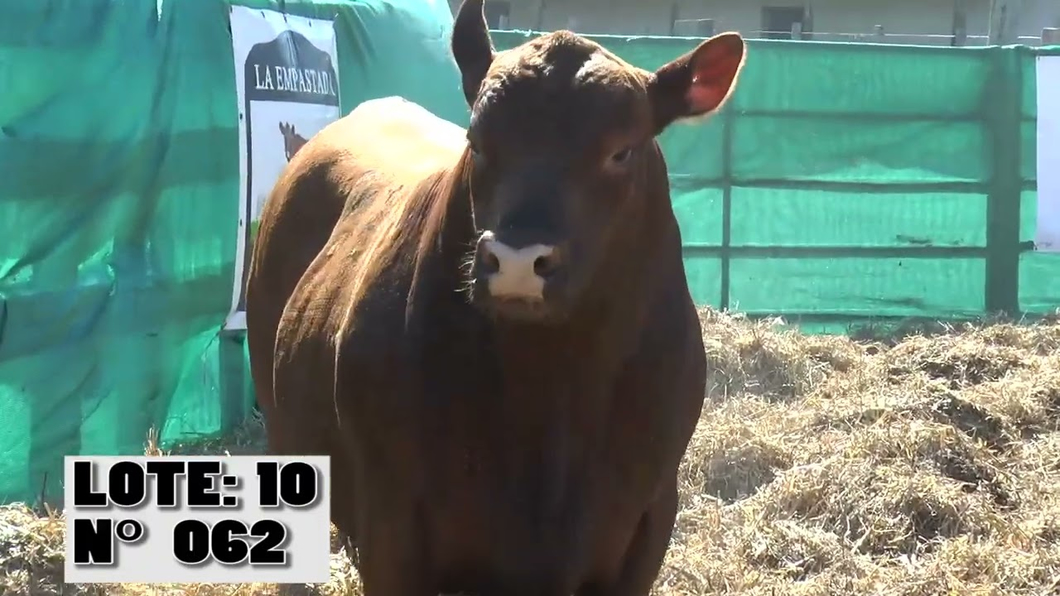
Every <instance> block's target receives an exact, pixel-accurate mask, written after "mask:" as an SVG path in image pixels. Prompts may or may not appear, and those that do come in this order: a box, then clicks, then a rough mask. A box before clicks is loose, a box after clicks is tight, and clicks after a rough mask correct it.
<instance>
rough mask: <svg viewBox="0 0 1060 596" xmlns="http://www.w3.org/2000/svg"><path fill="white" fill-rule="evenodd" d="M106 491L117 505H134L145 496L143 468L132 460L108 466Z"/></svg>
mask: <svg viewBox="0 0 1060 596" xmlns="http://www.w3.org/2000/svg"><path fill="white" fill-rule="evenodd" d="M108 476H109V477H110V481H109V482H108V484H107V493H108V494H109V495H110V500H111V502H112V503H114V504H115V505H117V506H119V507H136V506H137V505H139V504H140V503H143V502H144V498H146V497H147V480H146V479H145V478H144V469H143V468H141V467H140V464H138V463H136V462H134V461H120V462H118V463H116V464H114V465H113V466H111V467H110V473H109V474H108Z"/></svg>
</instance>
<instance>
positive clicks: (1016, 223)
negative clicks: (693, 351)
mask: <svg viewBox="0 0 1060 596" xmlns="http://www.w3.org/2000/svg"><path fill="white" fill-rule="evenodd" d="M529 35H531V34H530V33H526V32H514V31H509V32H503V33H496V34H495V35H494V40H495V42H496V43H497V45H498V46H499V47H500V48H502V49H507V48H510V47H513V46H515V45H517V44H519V43H522V42H523V41H525V40H526V39H527V38H528V36H529ZM591 37H593V38H594V39H596V40H597V41H599V42H601V43H602V44H603V45H605V46H606V47H608V48H609V49H611V50H613V51H614V52H615V53H617V54H618V55H619V56H621V57H622V58H624V59H626V60H627V61H629V62H631V63H632V64H635V65H637V66H640V67H643V68H648V69H654V68H656V67H658V66H660V65H662V64H664V63H665V62H667V61H669V60H671V59H673V58H675V57H677V56H679V55H681V54H682V53H684V52H686V51H688V50H690V49H692V48H693V47H695V45H696V44H697V43H698V42H699V41H700V40H696V39H687V38H667V37H620V36H591ZM1042 51H1055V49H1052V50H1034V49H1031V48H1026V47H1002V48H997V47H995V48H948V47H945V48H940V47H926V46H897V45H882V44H881V45H876V44H844V43H813V42H785V41H760V40H752V41H750V42H749V49H748V56H747V63H746V68H745V70H744V73H743V75H742V76H741V78H740V82H739V86H738V88H737V91H736V93H735V94H734V96H733V98H732V100H731V101H730V103H729V104H728V105H727V107H726V109H724V110H723V111H722V113H721V114H719V115H717V116H716V117H714V118H713V119H712V120H710V121H708V122H707V123H706V124H704V125H700V126H695V127H680V126H678V127H673V128H671V129H670V130H669V131H667V132H666V133H664V135H663V137H662V145H663V149H664V151H665V153H666V157H667V161H668V165H669V168H670V173H671V186H672V189H673V200H674V205H675V207H676V209H677V213H678V218H679V220H680V223H681V227H682V232H683V240H684V242H685V245H686V247H685V255H686V259H687V260H686V268H687V271H688V275H689V280H690V282H691V284H692V288H693V295H694V297H695V299H696V300H697V301H698V302H701V303H706V304H712V305H715V306H727V307H730V308H734V309H738V310H741V311H745V312H748V313H750V314H782V315H785V317H786V318H788V319H790V320H801V321H803V322H804V325H803V326H804V328H812V327H816V328H824V329H828V330H842V327H843V325H844V324H846V323H849V322H851V321H855V320H858V319H861V318H864V317H870V316H871V317H895V318H897V317H929V318H953V317H961V316H974V315H980V314H982V313H983V312H984V311H996V310H1008V311H1010V312H1011V311H1016V310H1022V311H1027V312H1044V311H1047V310H1050V309H1053V308H1056V307H1057V306H1060V275H1058V273H1060V259H1058V257H1056V256H1053V255H1045V254H1036V253H1034V252H1033V251H1032V246H1031V241H1032V240H1033V238H1034V215H1035V210H1034V207H1035V199H1036V195H1035V188H1036V180H1035V116H1036V114H1035V66H1034V57H1035V55H1036V53H1039V52H1042Z"/></svg>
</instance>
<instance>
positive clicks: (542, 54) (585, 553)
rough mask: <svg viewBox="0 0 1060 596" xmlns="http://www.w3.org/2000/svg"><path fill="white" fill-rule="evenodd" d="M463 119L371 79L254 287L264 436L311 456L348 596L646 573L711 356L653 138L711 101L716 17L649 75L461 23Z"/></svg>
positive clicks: (575, 587) (292, 171)
mask: <svg viewBox="0 0 1060 596" xmlns="http://www.w3.org/2000/svg"><path fill="white" fill-rule="evenodd" d="M452 49H453V54H454V57H455V59H456V63H457V65H458V66H459V68H460V71H461V73H462V76H463V88H464V94H465V96H466V97H467V100H468V103H469V105H470V106H471V111H472V118H471V123H470V126H469V127H468V129H467V130H466V131H464V130H463V129H461V128H459V127H456V126H454V125H452V124H448V123H445V122H443V121H441V120H439V119H437V118H435V117H434V116H432V115H430V114H429V113H427V112H426V111H424V110H422V109H421V108H419V107H417V106H415V105H413V104H411V103H408V102H404V101H402V100H399V99H395V98H390V99H383V100H375V101H371V102H367V103H365V104H362V105H361V106H359V107H358V108H357V109H356V110H354V111H353V112H352V113H351V114H350V115H348V116H346V117H345V118H343V119H341V120H340V121H338V122H336V123H334V124H332V125H330V126H328V127H327V128H325V129H324V130H323V131H321V132H320V133H318V134H317V135H315V136H314V137H313V138H312V139H310V141H309V142H308V143H307V144H306V145H305V146H304V147H302V149H301V150H300V151H299V152H298V154H297V155H296V156H295V157H294V158H293V159H292V160H291V162H290V164H289V165H288V167H287V169H286V171H285V172H284V174H283V175H282V176H281V178H280V180H279V182H278V183H277V185H276V188H275V190H274V191H273V194H272V196H271V197H270V199H269V201H268V203H267V204H266V207H265V210H264V213H263V214H262V219H261V227H260V233H259V236H258V239H257V241H256V245H255V247H254V254H253V260H252V263H251V269H250V277H249V285H248V289H247V327H248V333H249V338H248V339H249V346H250V352H251V366H252V370H253V375H254V382H255V386H256V388H257V395H258V400H259V404H260V407H261V408H262V410H263V412H264V414H265V417H266V426H267V430H268V440H269V447H270V449H271V450H272V451H273V452H275V453H279V454H326V455H330V456H331V462H332V463H331V469H332V492H331V495H332V519H333V521H334V522H335V524H336V526H337V527H338V528H339V529H340V530H341V531H343V532H344V533H345V534H346V535H348V536H349V537H351V539H352V541H353V542H355V543H356V544H357V546H358V552H359V558H360V571H361V576H362V579H363V582H364V589H365V593H366V594H367V595H368V596H434V595H435V594H438V593H439V592H447V593H454V592H464V593H469V594H483V595H508V594H511V595H520V594H527V595H531V594H532V595H535V596H566V595H570V594H579V595H590V594H592V595H608V596H611V595H630V596H643V595H645V594H647V593H648V591H649V589H650V587H651V585H652V583H653V582H654V580H655V577H656V575H657V573H658V570H659V567H660V564H661V561H662V558H663V555H664V553H665V551H666V547H667V544H668V541H669V539H670V534H671V531H672V528H673V524H674V518H675V514H676V509H677V478H676V471H677V466H678V463H679V460H680V459H681V457H682V455H683V454H684V450H685V448H686V447H687V444H688V441H689V438H690V437H691V433H692V431H693V428H694V426H695V424H696V420H697V418H698V415H699V412H700V409H701V407H702V403H703V393H704V379H705V360H704V354H703V345H702V341H701V338H700V327H699V321H698V318H697V317H696V312H695V308H694V305H693V303H692V300H691V297H690V295H689V290H688V285H687V281H686V279H685V273H684V268H683V263H682V260H681V238H680V233H679V230H678V225H677V221H676V219H675V217H674V213H673V210H672V207H671V204H670V196H669V186H668V181H667V172H666V164H665V162H664V160H663V156H662V153H661V152H660V149H659V146H658V144H657V142H656V140H655V137H656V136H657V135H658V134H659V133H660V132H662V131H663V130H664V129H665V128H666V127H667V126H669V125H670V124H671V123H673V122H675V121H676V120H680V119H687V118H694V117H697V116H703V115H707V114H710V113H712V112H713V111H715V110H716V109H717V108H718V107H719V106H720V105H721V104H722V103H723V102H724V101H725V99H726V98H727V97H728V96H729V94H730V92H731V90H732V88H733V87H734V85H735V82H736V79H737V75H738V73H739V71H740V69H741V68H742V65H743V58H744V43H743V40H742V39H741V38H740V37H739V36H738V35H736V34H731V33H729V34H723V35H719V36H716V37H714V38H712V39H710V40H707V41H705V42H703V43H702V44H701V45H700V46H699V47H697V48H696V49H695V50H693V51H692V52H689V53H688V54H686V55H684V56H681V57H679V58H677V59H676V60H674V61H673V62H671V63H669V64H667V65H665V66H663V67H661V68H660V69H659V70H657V71H655V72H648V71H644V70H640V69H637V68H634V67H632V66H630V65H629V64H627V63H625V62H623V61H622V60H620V59H619V58H617V57H615V56H614V55H612V54H611V53H609V52H608V51H606V50H605V49H603V48H602V47H600V46H599V45H597V44H595V43H593V42H591V41H588V40H586V39H583V38H581V37H578V36H577V35H574V34H573V33H570V32H566V31H558V32H554V33H550V34H547V35H543V36H541V37H539V38H537V39H534V40H532V41H529V42H527V43H525V44H523V45H521V46H519V47H517V48H514V49H512V50H508V51H505V52H500V53H495V52H494V51H493V48H492V44H491V42H490V38H489V34H488V32H487V29H486V25H485V22H484V19H483V15H482V2H481V0H467V1H466V2H465V4H464V5H463V6H461V8H460V10H459V12H458V14H457V16H456V19H455V23H454V31H453V39H452Z"/></svg>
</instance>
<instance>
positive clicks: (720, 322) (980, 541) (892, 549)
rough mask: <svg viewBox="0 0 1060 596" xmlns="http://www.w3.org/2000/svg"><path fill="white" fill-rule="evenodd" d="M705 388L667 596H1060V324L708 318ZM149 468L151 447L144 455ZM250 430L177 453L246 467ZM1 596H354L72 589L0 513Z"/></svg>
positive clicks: (23, 511) (53, 549) (41, 516)
mask: <svg viewBox="0 0 1060 596" xmlns="http://www.w3.org/2000/svg"><path fill="white" fill-rule="evenodd" d="M702 316H703V322H704V340H705V343H706V351H707V355H708V358H709V360H710V363H711V368H712V372H711V375H710V378H709V379H708V396H707V403H706V404H705V407H704V409H703V414H702V416H701V419H700V422H699V426H698V429H697V432H696V434H695V437H694V438H693V440H692V443H691V445H690V447H689V450H688V453H687V454H686V457H685V459H684V462H683V464H682V466H681V469H680V481H681V488H682V495H681V496H682V503H681V511H680V515H679V518H678V521H677V527H676V528H675V530H674V535H673V539H672V543H671V547H670V551H669V553H668V555H667V557H666V562H665V564H664V567H663V569H662V571H661V573H660V575H659V578H658V581H657V583H656V587H655V594H656V595H658V596H676V595H679V594H682V595H683V594H688V595H693V594H696V595H698V594H734V595H736V594H739V595H751V594H756V595H757V594H760V595H763V596H764V595H771V594H784V595H785V596H796V595H811V594H812V595H818V594H820V595H824V594H835V595H844V596H845V595H860V594H879V595H885V596H887V595H899V594H901V595H908V596H919V595H923V596H928V595H942V594H954V595H957V594H959V595H978V594H983V595H986V594H990V595H995V594H998V595H1000V594H1042V595H1045V594H1058V593H1060V323H1057V322H1055V321H1053V322H1043V323H1039V324H1034V325H1009V324H996V325H976V326H970V325H969V326H963V327H957V328H955V327H949V326H946V325H942V324H938V325H934V326H932V327H931V328H930V329H929V330H927V331H923V332H920V333H914V334H913V335H911V336H907V337H901V338H898V339H893V340H888V339H883V340H881V339H878V338H872V337H871V335H872V334H871V333H870V334H862V337H861V339H857V340H855V339H851V338H849V337H835V336H810V335H802V334H799V333H796V332H793V331H789V330H785V329H783V328H781V327H777V326H775V325H773V324H771V323H770V322H750V321H747V320H744V319H742V318H739V317H734V316H729V315H723V314H718V313H715V312H713V311H704V312H703V315H702ZM147 443H148V452H149V453H153V452H155V451H156V450H157V447H155V446H154V445H153V441H152V440H149V441H147ZM259 445H260V423H258V422H257V421H253V422H252V423H250V424H248V425H247V427H246V428H243V429H240V431H239V432H238V433H236V435H235V436H234V437H230V438H228V439H227V440H226V441H221V442H214V443H212V444H207V445H201V444H200V445H195V446H178V447H177V448H176V449H175V451H182V452H189V451H191V452H216V453H224V452H225V451H226V450H227V451H228V452H232V453H234V452H237V451H238V452H248V451H253V450H254V449H255V448H256V447H257V446H259ZM0 558H2V560H0V594H12V595H15V594H17V595H21V594H31V595H34V596H36V595H48V594H63V595H74V594H120V595H140V594H190V595H199V596H215V595H221V594H224V595H227V596H252V595H255V596H256V595H259V594H260V595H264V594H304V595H318V596H333V595H339V594H343V595H345V594H359V593H360V590H359V584H358V580H357V574H356V572H355V571H354V570H353V568H352V566H351V564H350V562H349V559H348V557H347V556H346V553H345V552H343V551H342V550H341V549H338V548H337V546H336V548H334V549H333V555H332V577H331V581H330V582H329V583H327V584H325V585H313V586H283V587H282V589H281V587H278V586H266V585H250V586H230V585H218V586H209V585H197V586H191V587H186V586H144V585H125V586H115V587H110V586H73V585H63V584H62V565H63V521H62V517H61V515H59V514H56V513H54V512H42V511H35V510H34V509H31V508H30V507H28V506H26V505H12V506H8V507H4V508H0Z"/></svg>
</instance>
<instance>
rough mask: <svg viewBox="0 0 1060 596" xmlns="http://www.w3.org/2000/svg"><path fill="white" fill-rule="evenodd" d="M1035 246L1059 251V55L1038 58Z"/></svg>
mask: <svg viewBox="0 0 1060 596" xmlns="http://www.w3.org/2000/svg"><path fill="white" fill-rule="evenodd" d="M1034 245H1035V248H1036V249H1037V250H1040V251H1043V252H1060V56H1038V227H1037V229H1036V230H1035V234H1034Z"/></svg>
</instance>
